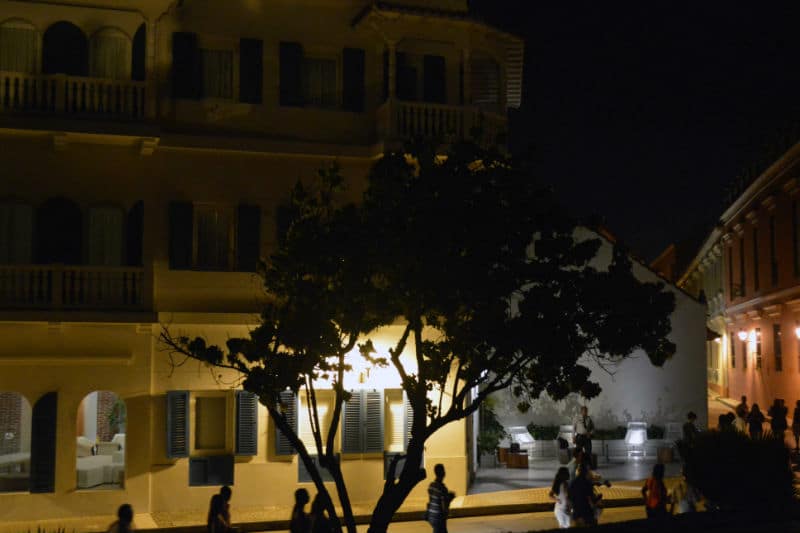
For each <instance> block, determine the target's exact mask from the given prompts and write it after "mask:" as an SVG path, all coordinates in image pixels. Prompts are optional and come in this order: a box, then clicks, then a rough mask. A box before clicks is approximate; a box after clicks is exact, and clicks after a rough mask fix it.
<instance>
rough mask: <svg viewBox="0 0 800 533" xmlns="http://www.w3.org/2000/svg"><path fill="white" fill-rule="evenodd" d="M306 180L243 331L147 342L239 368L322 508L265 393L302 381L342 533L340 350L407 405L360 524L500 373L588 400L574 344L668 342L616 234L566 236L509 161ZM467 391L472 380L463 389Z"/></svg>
mask: <svg viewBox="0 0 800 533" xmlns="http://www.w3.org/2000/svg"><path fill="white" fill-rule="evenodd" d="M319 178H320V179H319V183H318V184H317V185H316V186H313V187H308V186H303V185H301V184H298V185H297V186H296V187H295V188H294V190H293V191H292V194H291V202H290V203H289V204H288V205H287V206H286V207H285V208H284V209H282V210H281V211H280V212H279V215H278V219H279V220H278V226H279V228H282V229H281V230H280V231H281V235H280V238H279V248H278V250H277V251H276V252H275V253H274V254H273V255H272V256H270V257H269V259H268V260H267V261H266V263H265V264H264V268H263V273H264V279H265V286H266V289H267V291H268V292H269V294H271V295H272V297H273V299H272V300H271V302H270V303H269V304H268V305H267V306H266V308H265V310H264V312H263V314H262V323H261V324H260V325H259V326H258V327H257V328H256V329H255V330H253V331H252V333H251V335H250V337H249V338H244V339H231V340H229V341H228V343H227V346H226V348H225V349H223V348H220V347H218V346H208V345H207V344H206V342H205V341H204V340H203V339H201V338H196V339H189V338H186V337H180V336H173V335H172V334H171V332H170V331H169V330H167V329H164V330H163V331H162V342H163V343H165V344H166V345H167V346H168V347H169V349H170V350H171V351H172V353H173V354H175V353H179V354H182V355H184V356H186V357H193V358H196V359H200V360H202V361H205V362H208V363H211V364H212V365H216V366H220V367H227V368H232V369H234V370H236V371H238V372H239V373H240V374H241V376H242V378H243V381H242V385H243V387H244V388H245V389H247V390H249V391H252V392H254V393H256V394H258V396H259V399H260V401H261V402H262V403H263V404H264V405H265V406H266V407H267V409H268V410H269V413H270V415H271V416H272V417H273V418H274V420H275V423H276V425H277V427H278V428H280V430H281V431H283V432H284V434H285V435H286V436H287V438H289V440H290V441H291V442H292V444H293V445H294V446H295V448H296V449H297V451H298V453H299V455H300V458H301V460H303V461H304V462H305V464H306V466H307V467H308V470H309V472H310V473H311V475H312V478H313V480H314V482H315V483H316V486H317V489H318V490H319V491H320V492H321V493H322V494H323V495H324V496H325V497H326V498H327V503H328V512H329V513H330V514H331V516H332V517H335V516H336V515H335V511H334V508H333V504H332V501H331V498H330V495H329V494H328V492H327V491H326V490H325V487H324V484H323V483H322V478H321V475H320V472H319V471H318V469H317V468H316V467H315V465H314V464H313V462H312V461H311V458H310V455H309V451H308V450H307V449H306V448H305V446H304V445H303V443H302V442H301V441H300V439H299V438H298V436H297V434H296V432H295V431H294V429H293V428H292V427H291V425H289V424H288V423H287V421H286V418H285V417H284V416H283V414H282V410H281V404H280V397H281V396H280V395H281V392H282V391H285V390H286V389H287V388H290V389H292V390H294V391H298V390H300V389H304V390H305V392H306V394H307V395H308V398H309V399H310V401H309V419H310V420H311V421H312V430H313V432H314V436H315V440H316V448H317V450H316V453H317V454H318V455H319V458H320V460H319V463H320V465H321V466H322V468H325V469H327V470H328V471H329V472H330V475H331V476H332V477H333V479H334V481H335V483H336V487H337V492H338V495H339V498H340V503H341V507H342V513H343V518H344V522H345V525H346V526H347V528H348V531H349V532H351V533H352V532H354V531H355V523H354V520H353V516H352V509H351V506H350V504H349V499H348V493H347V490H346V485H345V481H344V479H343V478H342V475H341V470H340V468H339V464H338V460H337V457H336V455H335V454H334V450H333V443H334V437H335V435H336V430H337V428H338V425H339V422H340V415H341V406H342V402H343V401H345V400H346V399H347V398H348V397H349V394H348V392H347V391H345V390H344V388H343V386H342V383H343V378H344V374H345V373H346V372H348V371H350V370H352V363H353V361H352V358H353V357H364V358H366V360H367V361H368V362H369V363H370V364H372V365H377V366H388V367H391V368H393V369H394V370H395V371H396V373H397V375H398V378H399V380H400V382H401V383H402V387H403V390H404V391H405V394H406V396H407V398H408V401H409V402H410V405H411V407H412V409H413V414H414V416H413V423H412V427H411V432H410V440H409V442H408V444H407V448H406V453H405V456H404V458H405V461H404V462H403V463H402V466H400V463H399V462H398V460H397V459H398V458H395V460H394V461H393V462H392V464H391V465H390V467H389V472H388V473H387V476H386V482H385V484H384V487H383V492H382V494H381V495H380V497H379V499H378V502H377V504H376V507H375V509H374V511H373V514H372V518H371V523H370V531H371V532H374V533H377V532H383V531H386V529H387V528H388V525H389V523H390V521H391V519H392V516H393V515H394V513H395V512H396V511H397V509H398V508H399V507H400V505H401V504H402V503H403V501H404V500H405V499H406V497H407V496H408V494H409V493H410V492H411V490H412V489H413V488H414V487H415V486H416V485H417V484H418V483H420V482H421V481H422V480H424V479H425V471H424V470H422V469H420V468H419V466H418V465H420V464H421V462H422V454H423V449H424V445H425V442H426V441H427V440H428V438H430V437H431V435H433V434H434V433H436V432H437V431H438V430H439V429H441V428H442V427H444V426H445V425H447V424H449V423H451V422H455V421H457V420H461V419H463V418H465V417H467V416H469V415H470V414H472V413H474V412H475V411H476V410H477V409H478V407H479V406H480V405H481V403H482V402H483V401H484V400H485V399H486V398H487V397H488V396H489V395H490V394H491V393H493V392H496V391H498V390H501V389H505V388H507V387H513V391H514V393H515V394H517V395H518V396H519V397H520V398H521V403H522V404H524V403H525V402H526V401H530V400H529V399H530V398H537V397H538V396H539V395H540V394H541V393H542V392H544V391H547V393H548V394H549V395H550V396H551V397H553V398H556V399H558V398H563V397H564V396H566V395H568V394H570V393H578V394H582V395H583V396H586V397H592V396H595V395H597V394H598V393H599V386H598V385H597V384H596V383H594V382H592V381H590V379H589V378H590V370H589V369H588V368H587V367H585V366H582V365H580V364H579V359H580V358H581V357H582V356H584V355H588V356H590V357H593V358H595V359H596V360H597V361H598V362H600V363H601V364H613V363H615V362H618V361H620V360H622V359H624V358H625V357H627V356H628V355H629V354H631V353H632V352H633V351H634V350H635V349H637V348H640V349H642V350H644V351H645V352H646V353H647V355H648V356H649V358H650V360H651V361H652V362H653V363H654V364H656V365H661V364H663V363H664V361H666V360H667V359H668V358H669V357H671V356H672V354H673V353H674V350H675V346H674V345H673V344H672V343H671V342H669V341H668V340H667V335H668V334H669V332H670V321H669V314H670V313H671V312H672V310H673V308H674V297H673V295H672V294H671V293H669V292H667V291H664V290H663V284H661V283H643V282H640V281H638V280H637V279H636V278H635V277H634V275H633V273H632V271H631V262H630V260H629V258H628V255H627V254H626V253H625V251H624V250H622V249H620V248H618V247H615V248H614V252H613V254H612V258H611V260H610V262H609V261H606V263H607V264H605V265H602V264H599V263H600V261H599V260H598V259H597V258H596V255H597V252H598V250H599V247H600V241H599V240H598V239H591V238H576V237H575V235H576V227H575V225H574V224H573V223H572V222H571V221H570V220H568V219H566V217H565V216H564V215H563V214H562V211H561V210H560V209H559V206H557V205H556V204H555V203H554V201H553V199H552V196H551V194H550V192H549V190H547V189H546V188H544V187H542V186H540V185H539V184H538V182H537V181H536V179H535V177H534V176H533V175H532V173H531V172H530V171H529V167H528V165H527V164H526V163H525V162H516V161H513V160H511V159H508V158H505V157H503V156H501V155H499V154H497V153H493V152H490V151H487V150H483V149H481V148H478V147H476V146H474V145H470V144H459V145H455V146H453V147H452V148H451V150H450V151H449V153H448V154H447V156H446V157H441V156H436V154H435V153H434V151H433V150H431V149H429V148H427V147H425V146H417V147H412V148H411V149H410V150H409V153H408V154H405V155H404V154H388V155H386V156H384V157H383V158H382V159H381V160H380V161H378V162H377V163H376V164H375V166H374V168H373V169H372V171H371V173H370V176H369V182H368V187H367V190H366V192H365V193H364V196H363V199H362V201H361V202H359V203H358V204H350V203H347V204H343V205H340V204H337V203H336V201H335V200H336V197H337V195H336V193H337V192H338V191H339V190H340V189H341V187H342V179H341V177H340V175H339V173H338V170H337V169H336V168H335V167H334V168H332V169H330V170H327V171H322V172H320V176H319ZM398 323H401V324H402V325H403V326H402V328H401V329H402V332H401V333H399V334H398V337H397V338H396V339H394V341H393V343H394V346H393V347H392V348H391V349H390V350H389V353H388V354H382V357H381V356H377V355H376V354H375V350H374V348H373V344H372V341H371V340H370V333H371V332H373V331H374V330H375V329H376V328H378V327H380V326H385V325H390V324H398ZM359 342H360V344H358V343H359ZM354 348H358V350H354ZM406 352H408V353H409V356H410V358H411V360H412V361H413V364H411V365H409V364H408V363H409V359H408V356H406V357H404V354H405V353H406ZM354 353H355V355H353V354H354ZM359 354H360V355H359ZM319 378H328V379H330V380H331V381H332V382H333V390H334V395H335V398H334V412H333V416H332V420H331V423H330V426H329V427H328V428H327V429H328V431H327V441H326V442H325V443H323V442H322V435H325V431H323V429H324V428H321V427H320V422H319V416H318V414H317V412H316V401H315V398H316V388H315V386H316V383H315V380H317V379H319ZM472 390H478V391H479V392H478V394H477V397H476V398H472V399H471V394H470V393H471V391H472ZM398 470H399V471H398Z"/></svg>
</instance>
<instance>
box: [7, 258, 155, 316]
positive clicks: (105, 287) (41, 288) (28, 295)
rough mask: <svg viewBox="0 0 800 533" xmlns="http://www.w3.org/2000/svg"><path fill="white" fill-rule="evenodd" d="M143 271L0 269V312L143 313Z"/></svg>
mask: <svg viewBox="0 0 800 533" xmlns="http://www.w3.org/2000/svg"><path fill="white" fill-rule="evenodd" d="M144 296H145V293H144V268H141V267H94V266H67V265H0V308H3V309H39V310H87V311H97V310H115V311H143V310H145V298H144Z"/></svg>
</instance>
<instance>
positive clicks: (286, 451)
mask: <svg viewBox="0 0 800 533" xmlns="http://www.w3.org/2000/svg"><path fill="white" fill-rule="evenodd" d="M280 399H281V404H282V409H283V413H284V414H285V415H286V420H287V421H288V422H289V426H290V427H291V428H292V429H293V430H294V432H295V433H297V395H296V394H295V393H294V392H292V391H290V390H286V391H283V392H281V394H280ZM295 453H297V452H296V451H295V449H294V446H292V443H291V442H290V441H289V439H288V438H286V436H285V435H284V434H283V433H281V430H279V429H278V428H277V426H276V427H275V455H293V454H295Z"/></svg>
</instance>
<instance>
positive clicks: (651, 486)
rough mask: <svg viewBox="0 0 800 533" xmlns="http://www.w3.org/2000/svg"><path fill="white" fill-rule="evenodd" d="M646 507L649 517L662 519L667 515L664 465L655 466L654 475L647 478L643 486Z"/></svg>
mask: <svg viewBox="0 0 800 533" xmlns="http://www.w3.org/2000/svg"><path fill="white" fill-rule="evenodd" d="M642 497H643V498H644V509H645V512H647V518H650V519H654V520H655V519H660V518H664V517H665V516H666V515H667V499H668V496H667V487H666V485H664V465H663V464H662V463H657V464H656V465H654V466H653V475H651V476H650V477H649V478H647V481H645V482H644V486H643V487H642Z"/></svg>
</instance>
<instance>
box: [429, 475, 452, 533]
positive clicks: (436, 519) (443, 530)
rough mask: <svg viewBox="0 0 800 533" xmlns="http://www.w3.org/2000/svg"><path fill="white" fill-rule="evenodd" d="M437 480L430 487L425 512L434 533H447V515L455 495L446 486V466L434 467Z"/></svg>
mask: <svg viewBox="0 0 800 533" xmlns="http://www.w3.org/2000/svg"><path fill="white" fill-rule="evenodd" d="M433 473H434V475H435V476H436V479H434V480H433V482H432V483H431V484H430V485H428V507H427V509H426V511H425V514H426V516H427V518H426V519H427V521H428V523H429V524H430V525H431V527H433V533H447V513H448V512H449V511H450V502H451V501H452V500H453V498H454V497H455V493H453V492H450V491H449V490H447V485H445V484H444V474H445V472H444V465H443V464H441V463H439V464H437V465H436V466H434V467H433Z"/></svg>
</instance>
